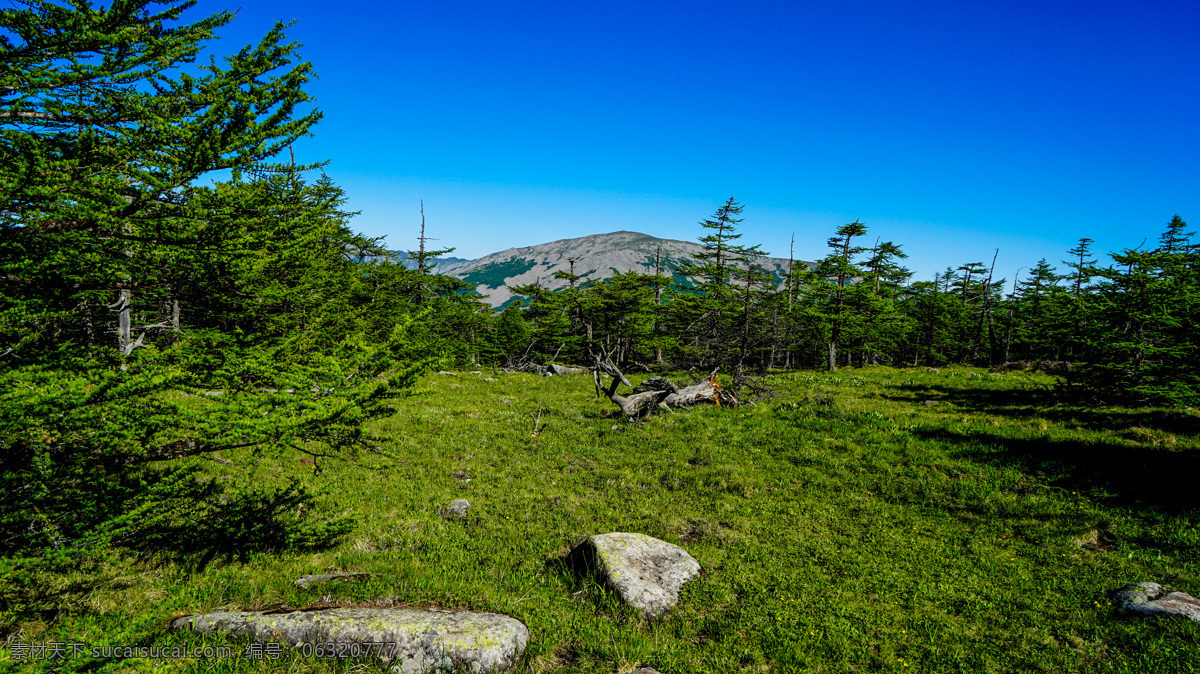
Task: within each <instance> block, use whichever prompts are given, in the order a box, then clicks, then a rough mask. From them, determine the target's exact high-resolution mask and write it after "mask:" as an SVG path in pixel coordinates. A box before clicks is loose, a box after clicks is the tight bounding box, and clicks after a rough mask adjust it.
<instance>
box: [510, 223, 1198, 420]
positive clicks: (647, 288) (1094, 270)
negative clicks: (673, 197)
mask: <svg viewBox="0 0 1200 674" xmlns="http://www.w3.org/2000/svg"><path fill="white" fill-rule="evenodd" d="M741 212H742V207H741V205H740V204H738V203H737V201H735V200H733V199H730V200H729V201H727V202H726V203H725V204H724V205H722V206H721V207H720V209H718V210H717V212H716V214H714V216H713V217H711V218H709V219H706V220H704V221H702V222H701V223H700V224H701V226H702V227H703V229H704V230H706V231H707V233H706V234H705V235H703V236H702V237H701V238H700V243H701V244H702V245H703V247H704V252H702V253H700V254H699V255H698V256H697V257H698V259H697V260H696V261H694V262H692V263H691V264H690V266H688V267H687V268H685V269H684V270H682V271H683V273H685V274H688V275H692V276H694V277H696V279H697V283H696V285H695V287H694V288H682V287H679V286H676V285H674V284H672V281H671V278H670V277H667V276H662V275H648V274H638V273H628V274H618V275H616V276H614V277H612V278H610V279H606V280H602V281H589V282H587V283H585V284H579V283H578V281H579V279H578V277H573V276H572V275H570V274H568V273H565V272H558V274H557V275H556V276H557V277H558V278H562V279H565V280H567V281H568V285H567V287H566V288H564V289H562V290H560V291H558V292H550V291H548V290H546V289H544V288H541V287H538V286H533V285H527V286H521V287H517V288H513V290H514V292H516V293H518V294H520V295H523V296H525V297H526V298H528V306H527V307H524V308H518V307H516V306H514V305H510V306H509V307H508V308H507V309H506V310H505V311H504V313H503V314H502V315H501V317H500V318H499V320H498V321H497V325H496V327H495V333H496V334H497V337H496V343H497V347H496V348H495V349H494V351H495V352H498V353H500V354H502V355H503V356H504V357H507V358H509V359H510V360H512V359H514V358H517V357H521V358H533V359H535V360H539V359H546V358H551V357H558V358H560V359H561V358H566V359H573V360H575V361H577V362H588V361H589V360H590V358H591V357H592V354H593V353H601V352H602V353H605V354H613V355H614V357H615V358H616V359H617V360H618V361H620V362H621V363H622V364H625V365H631V364H641V365H645V366H646V367H652V366H653V365H654V364H658V365H668V366H670V367H675V368H685V369H686V368H687V367H691V366H703V367H709V366H722V367H724V368H726V371H727V372H729V373H731V374H733V375H734V376H735V377H737V376H739V375H742V374H743V373H746V372H748V371H765V370H768V369H772V368H778V367H787V368H810V369H813V368H819V369H835V368H838V367H848V366H857V367H860V366H864V365H873V364H882V365H893V366H899V367H916V366H939V365H946V364H951V363H965V364H971V365H978V366H984V367H994V366H1000V365H1002V364H1004V363H1013V362H1015V361H1023V362H1026V363H1031V364H1033V366H1034V367H1036V366H1037V364H1038V363H1043V362H1046V361H1049V362H1050V363H1052V365H1049V366H1048V367H1050V369H1052V370H1053V371H1054V372H1056V373H1057V374H1060V375H1061V376H1062V378H1063V382H1064V390H1065V391H1066V392H1069V393H1074V394H1078V395H1084V396H1089V397H1091V398H1093V399H1096V400H1103V401H1111V402H1124V403H1134V404H1149V403H1167V404H1180V405H1193V404H1195V403H1196V402H1197V401H1198V400H1200V386H1198V384H1200V381H1198V379H1197V377H1198V375H1197V368H1196V367H1195V363H1196V362H1197V360H1196V357H1197V356H1198V355H1200V353H1198V352H1197V347H1198V345H1200V336H1198V333H1197V331H1196V330H1194V326H1195V325H1198V324H1200V322H1198V321H1200V313H1198V311H1200V305H1198V301H1200V278H1198V271H1197V269H1198V268H1200V267H1198V262H1200V247H1197V245H1195V244H1193V243H1191V240H1190V236H1191V234H1190V233H1189V232H1187V231H1186V228H1187V223H1185V222H1184V221H1183V220H1182V219H1180V218H1179V216H1175V217H1174V218H1173V219H1172V220H1171V221H1170V222H1169V223H1168V224H1167V228H1166V231H1165V232H1164V233H1163V235H1162V237H1161V238H1160V240H1159V242H1158V244H1157V245H1156V246H1154V247H1153V248H1152V249H1150V250H1141V249H1140V248H1139V249H1135V250H1127V251H1125V252H1123V253H1120V254H1112V255H1111V256H1110V261H1108V262H1107V263H1105V264H1099V263H1098V260H1097V257H1096V256H1095V254H1094V253H1093V251H1092V243H1093V242H1092V240H1091V239H1086V238H1085V239H1081V240H1080V241H1079V244H1078V245H1077V246H1076V247H1074V248H1072V249H1070V250H1069V251H1066V255H1067V259H1066V260H1065V261H1063V263H1062V264H1063V269H1064V271H1062V272H1060V271H1059V269H1057V268H1056V267H1054V266H1053V265H1052V264H1051V263H1049V262H1048V261H1047V260H1045V259H1043V260H1040V261H1038V262H1037V264H1035V265H1033V266H1032V267H1031V268H1029V269H1028V270H1024V269H1023V270H1022V271H1025V272H1026V273H1025V274H1024V275H1023V276H1022V277H1019V278H1017V279H1014V282H1013V283H1012V284H1011V285H1010V284H1009V283H1008V281H1007V280H1006V279H1004V278H997V277H996V275H995V273H994V261H993V262H992V264H990V265H985V264H984V263H982V262H971V263H967V264H963V265H960V266H958V267H947V268H946V270H945V271H944V272H941V273H938V274H936V275H935V277H934V279H933V280H928V281H913V280H912V274H911V272H910V271H909V270H908V269H906V268H905V267H904V266H903V264H902V262H903V260H904V258H905V257H906V255H905V253H904V252H903V250H902V247H901V246H900V245H899V244H897V243H894V242H891V241H882V240H879V239H875V240H873V241H872V240H871V239H870V237H869V236H868V232H867V228H866V226H865V225H863V224H862V223H860V222H853V223H849V224H846V225H843V226H841V227H839V228H838V229H837V230H836V232H834V235H833V236H832V237H830V238H829V240H828V247H829V252H828V254H827V255H826V256H825V257H824V258H822V259H821V260H820V261H819V262H817V263H816V264H815V265H814V266H812V267H809V266H808V265H805V264H797V265H793V267H794V269H793V270H792V272H791V273H790V274H789V275H788V277H787V278H786V279H785V281H784V283H783V284H782V285H781V286H780V287H775V286H774V284H772V283H771V282H770V279H769V277H767V276H766V275H765V274H764V273H763V272H762V271H760V270H759V269H758V268H757V267H755V266H754V264H753V262H754V259H755V257H756V256H758V255H761V254H762V253H761V251H760V249H759V248H758V246H746V245H740V244H738V242H737V240H738V238H739V236H740V235H739V234H738V233H737V232H736V228H737V225H738V223H740V222H741V219H739V218H738V217H737V216H738V215H739V214H740V213H741Z"/></svg>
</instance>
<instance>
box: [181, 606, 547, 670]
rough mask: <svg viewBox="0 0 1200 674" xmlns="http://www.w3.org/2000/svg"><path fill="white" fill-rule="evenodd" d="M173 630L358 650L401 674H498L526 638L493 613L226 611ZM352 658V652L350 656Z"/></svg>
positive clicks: (517, 625)
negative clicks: (450, 673)
mask: <svg viewBox="0 0 1200 674" xmlns="http://www.w3.org/2000/svg"><path fill="white" fill-rule="evenodd" d="M171 628H172V629H176V630H183V629H191V630H195V631H197V632H201V633H204V634H228V635H229V636H231V637H243V638H249V639H251V640H253V641H260V642H267V641H273V642H282V643H287V644H289V645H292V646H297V645H301V644H314V645H315V644H321V645H327V644H347V645H355V644H358V645H361V646H362V652H363V653H366V652H368V647H370V645H371V644H384V647H383V648H382V651H381V650H380V648H379V647H378V646H376V647H373V648H371V650H370V651H369V652H370V653H372V654H378V655H379V656H380V657H381V658H382V659H383V660H384V662H385V663H390V664H391V669H392V671H396V672H403V673H404V674H418V673H421V672H433V671H437V670H438V669H447V668H457V669H459V670H465V671H469V672H503V671H508V670H510V669H512V668H513V667H514V666H516V664H517V662H518V661H519V660H520V659H521V653H522V652H524V650H525V645H526V644H528V643H529V630H528V629H527V628H526V627H525V625H523V624H522V623H521V622H520V621H519V620H517V619H515V618H510V617H508V616H504V615H498V614H495V613H469V612H466V611H434V610H422V609H388V608H380V609H372V608H332V609H322V610H316V611H292V612H288V613H280V612H277V611H265V612H264V611H256V612H245V611H230V612H219V613H206V614H202V615H195V616H187V617H183V618H176V619H175V620H172V621H171ZM350 652H351V653H353V652H354V651H353V650H351V651H350Z"/></svg>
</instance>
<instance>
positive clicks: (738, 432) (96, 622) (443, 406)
mask: <svg viewBox="0 0 1200 674" xmlns="http://www.w3.org/2000/svg"><path fill="white" fill-rule="evenodd" d="M485 375H486V376H488V377H492V376H493V373H492V372H490V371H488V372H485ZM495 378H496V381H485V380H484V378H483V377H482V376H479V375H472V374H469V373H466V372H459V373H458V374H457V376H438V375H430V376H427V377H425V378H424V379H423V380H422V384H421V389H420V391H419V392H418V393H417V394H416V395H414V396H412V397H409V398H406V399H403V400H401V401H398V402H397V403H396V405H395V407H396V409H397V414H396V415H395V416H393V417H391V418H388V419H386V420H384V421H382V422H379V423H378V424H377V426H376V427H375V429H374V430H375V431H377V432H379V433H382V434H383V435H385V436H386V437H388V438H389V441H390V444H389V446H387V447H385V448H384V449H385V450H386V451H387V452H388V453H389V454H390V455H391V458H387V459H384V458H381V457H378V456H374V455H360V456H358V457H355V458H354V459H353V460H352V461H339V462H326V463H323V464H322V465H320V466H319V468H320V470H317V469H316V468H317V467H314V466H313V465H312V463H311V461H308V460H305V461H294V462H292V461H293V460H289V462H288V463H285V464H280V463H279V462H277V461H268V460H262V461H260V462H258V463H257V464H252V462H248V461H246V460H245V457H237V456H234V455H228V456H224V457H222V458H224V459H227V460H233V461H232V462H231V463H227V464H226V463H218V462H210V463H209V466H210V468H209V469H210V470H212V471H215V472H220V471H238V472H239V473H242V474H244V472H245V471H247V470H253V471H254V473H253V476H254V479H255V480H257V481H260V482H263V483H270V482H274V481H280V480H284V479H286V478H288V477H289V476H293V477H303V479H304V480H306V481H307V482H308V483H309V484H311V485H313V486H314V487H315V488H318V489H320V490H321V491H323V492H325V495H324V496H323V497H322V502H323V503H324V504H325V505H326V506H327V507H328V508H329V509H330V510H332V511H335V512H341V511H350V512H352V513H353V515H354V516H355V517H356V518H357V520H358V526H357V528H356V529H355V530H354V531H353V533H351V534H350V535H348V536H347V537H345V538H344V539H343V540H342V542H341V543H340V544H338V545H337V546H336V547H333V548H330V549H326V550H319V551H316V552H259V553H251V554H247V555H244V556H233V557H225V556H217V557H214V558H203V557H202V556H201V555H199V554H193V555H186V554H173V553H170V552H169V551H164V552H162V553H161V554H158V555H156V556H142V557H125V558H121V559H118V560H114V562H113V563H112V565H111V566H109V567H107V568H106V569H105V570H104V571H103V572H102V575H101V577H100V578H99V579H96V578H95V577H89V579H88V580H89V582H87V583H83V582H81V581H82V580H84V579H83V578H69V577H64V578H61V579H60V583H59V588H58V589H59V590H60V591H61V596H60V597H59V601H60V603H61V606H62V607H63V608H62V610H60V611H57V612H47V613H45V614H43V618H42V619H40V620H35V619H31V620H28V621H26V622H23V623H21V624H19V625H17V626H15V628H14V631H13V632H12V633H11V635H10V637H9V641H10V644H11V643H12V642H82V643H86V644H88V645H89V646H98V645H102V644H107V643H111V644H139V645H158V646H168V645H179V644H183V643H184V642H185V641H188V642H189V644H190V647H193V648H194V647H195V646H196V645H197V644H198V643H206V644H210V645H216V644H223V643H225V642H223V641H221V640H217V639H212V640H209V641H203V642H201V641H199V640H198V639H197V637H195V636H194V635H183V634H177V633H167V632H165V630H164V625H165V623H166V621H167V619H168V618H170V617H172V616H177V615H181V614H187V613H198V612H205V611H212V610H215V609H246V608H250V609H261V608H268V607H280V606H287V607H306V606H332V605H379V606H419V607H442V608H452V609H467V610H475V611H492V612H497V613H503V614H507V615H511V616H513V617H516V618H518V619H519V620H521V621H523V622H524V623H525V624H526V625H527V626H528V627H529V629H530V632H531V634H532V639H531V641H530V644H529V647H528V649H527V650H526V653H525V660H524V662H523V664H522V668H521V671H523V672H551V671H552V672H609V673H612V672H617V673H625V672H630V671H632V670H633V669H636V668H637V667H638V666H643V665H645V666H652V667H655V668H657V669H658V670H660V671H662V672H664V674H679V673H683V672H732V671H764V672H765V671H774V672H802V671H811V672H846V671H857V672H875V671H883V672H942V671H953V672H960V671H961V672H1009V671H1053V672H1060V671H1089V672H1091V671H1131V672H1146V671H1156V672H1169V671H1181V672H1183V671H1195V670H1200V624H1197V623H1193V622H1190V621H1187V620H1184V619H1161V620H1147V619H1143V618H1139V617H1130V616H1128V615H1126V614H1123V613H1122V612H1120V611H1119V610H1118V609H1117V608H1116V607H1115V606H1113V605H1111V604H1110V603H1109V599H1108V595H1107V593H1108V592H1109V591H1111V590H1114V589H1117V588H1119V587H1120V586H1122V585H1124V584H1126V583H1128V582H1136V581H1147V580H1149V581H1156V582H1160V583H1162V584H1163V585H1164V586H1166V587H1167V588H1168V589H1178V590H1182V591H1185V592H1188V593H1190V594H1193V595H1200V526H1198V525H1200V488H1197V487H1198V485H1200V437H1198V432H1200V415H1198V414H1197V412H1196V411H1194V410H1168V409H1125V408H1096V407H1084V406H1078V407H1076V406H1068V405H1064V404H1060V403H1057V402H1055V400H1054V399H1053V398H1052V397H1051V396H1050V387H1051V385H1052V383H1053V381H1052V380H1051V379H1050V378H1048V377H1045V376H1043V375H1040V374H1031V373H1024V372H1016V373H1006V374H989V373H987V372H986V371H983V370H977V369H971V368H943V369H941V370H940V371H938V370H925V369H920V370H897V369H891V368H882V367H880V368H867V369H861V370H846V371H841V372H834V373H815V372H789V373H782V374H775V375H772V376H770V377H768V378H767V383H768V384H769V385H770V386H772V387H774V389H775V390H776V392H777V393H778V395H777V396H776V397H774V398H772V399H769V400H763V401H759V402H758V403H757V404H756V405H754V406H743V407H740V408H717V407H713V406H700V407H696V408H693V409H690V410H683V411H677V412H675V413H673V414H667V413H656V414H655V415H654V416H653V417H652V418H651V419H649V420H648V421H647V422H646V423H645V424H643V425H641V426H635V425H633V424H630V423H628V422H626V421H625V420H623V419H621V418H619V417H617V416H615V410H616V407H615V406H614V405H612V404H611V403H610V402H609V401H608V400H605V399H601V398H597V397H596V396H595V393H594V390H593V387H592V382H591V380H590V378H588V377H586V376H584V377H567V378H539V377H536V376H533V375H528V374H508V375H506V374H499V375H495ZM636 380H637V378H635V382H636ZM676 381H677V382H679V381H680V378H676ZM539 407H540V408H541V426H540V427H539V428H538V432H537V433H536V434H535V433H534V423H535V418H536V417H537V414H538V410H539ZM456 498H466V499H468V500H470V502H471V504H472V510H471V512H470V515H469V516H468V518H467V519H466V520H465V521H446V520H443V519H442V518H441V517H440V516H439V514H438V511H439V509H440V508H443V507H445V505H446V504H448V503H449V502H450V501H451V500H453V499H456ZM613 531H627V532H639V533H644V534H648V535H650V536H654V537H657V538H661V539H663V540H666V541H668V542H671V543H675V544H677V545H680V546H682V547H684V548H685V549H686V550H688V552H690V553H691V554H692V555H693V556H694V557H695V558H696V559H697V560H699V561H700V563H701V564H702V566H703V572H702V575H701V577H699V578H697V579H695V580H693V581H692V582H691V583H689V584H688V585H687V586H686V587H685V589H684V592H683V594H682V596H681V598H680V601H679V604H678V605H677V606H676V608H675V610H674V611H673V612H672V614H671V615H670V616H669V618H667V619H666V620H663V621H660V622H656V623H648V622H645V621H643V620H641V619H640V618H638V617H637V616H636V615H635V614H634V613H633V612H631V611H630V610H628V609H626V608H624V607H622V606H621V605H620V604H619V603H618V602H617V601H616V600H615V599H614V598H613V597H612V596H610V595H609V594H608V593H607V592H606V590H605V589H604V588H603V587H600V586H597V585H596V584H595V583H594V582H592V581H590V580H588V579H585V578H577V577H575V576H574V575H572V573H571V572H569V571H567V570H565V569H564V568H563V567H562V565H561V564H560V560H561V559H562V557H563V556H564V555H565V554H566V552H567V551H568V550H569V548H570V547H571V546H572V545H573V544H575V543H578V542H579V541H581V540H583V539H584V538H585V537H587V536H589V535H592V534H598V533H606V532H613ZM325 571H357V572H370V573H375V574H378V576H376V577H374V578H372V579H370V580H366V581H345V582H334V583H330V584H326V585H318V586H315V587H313V588H310V589H308V590H302V589H299V588H297V587H295V586H294V585H293V584H292V581H293V580H294V579H296V578H297V577H299V576H301V575H304V574H310V573H321V572H325ZM242 646H243V644H237V643H235V644H234V656H233V657H230V658H213V659H190V660H166V659H151V658H147V659H142V660H137V659H129V660H121V661H110V662H108V663H103V662H95V661H89V660H87V659H86V658H80V659H76V660H68V661H58V662H57V663H52V662H42V663H41V666H42V667H45V668H47V669H62V670H66V669H70V668H72V667H80V668H89V667H96V666H107V667H113V668H115V669H118V670H120V669H126V670H129V671H143V670H155V671H213V672H231V671H238V672H243V671H245V672H268V671H288V672H292V671H296V672H300V671H311V670H317V671H356V672H358V671H361V672H371V671H378V670H380V669H381V667H380V665H379V664H378V663H374V662H368V661H354V660H347V661H323V660H317V659H304V658H302V657H300V656H299V655H296V654H292V655H288V654H285V655H284V656H283V657H282V658H280V659H278V660H271V659H266V658H264V659H250V658H247V657H244V656H243V655H242V652H241V648H242ZM4 660H7V662H6V661H4ZM35 664H37V663H20V664H19V663H15V662H14V661H12V659H11V654H10V651H9V650H8V649H5V650H3V651H0V668H2V667H4V666H21V667H30V668H32V667H33V666H34V665H35Z"/></svg>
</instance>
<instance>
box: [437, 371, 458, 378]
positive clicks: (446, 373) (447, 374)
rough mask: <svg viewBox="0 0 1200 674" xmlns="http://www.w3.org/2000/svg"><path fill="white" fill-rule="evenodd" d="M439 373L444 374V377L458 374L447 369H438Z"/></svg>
mask: <svg viewBox="0 0 1200 674" xmlns="http://www.w3.org/2000/svg"><path fill="white" fill-rule="evenodd" d="M438 374H440V375H442V376H443V377H457V376H458V375H457V374H455V373H453V372H446V371H445V370H440V371H438Z"/></svg>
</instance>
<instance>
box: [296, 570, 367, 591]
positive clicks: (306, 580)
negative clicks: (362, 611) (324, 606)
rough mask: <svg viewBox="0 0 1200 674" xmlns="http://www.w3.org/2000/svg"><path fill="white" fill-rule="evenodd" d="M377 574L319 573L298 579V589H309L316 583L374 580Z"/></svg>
mask: <svg viewBox="0 0 1200 674" xmlns="http://www.w3.org/2000/svg"><path fill="white" fill-rule="evenodd" d="M378 575H379V574H377V573H317V574H313V575H311V576H301V577H300V578H297V579H296V587H299V588H302V589H303V588H307V587H309V586H310V585H314V584H316V583H328V582H329V581H331V580H361V579H366V578H374V577H375V576H378Z"/></svg>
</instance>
